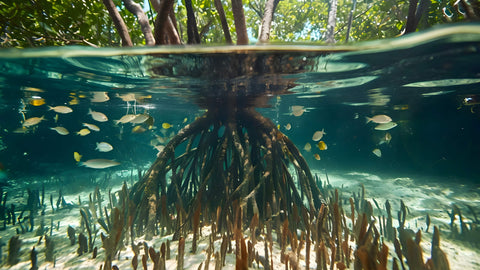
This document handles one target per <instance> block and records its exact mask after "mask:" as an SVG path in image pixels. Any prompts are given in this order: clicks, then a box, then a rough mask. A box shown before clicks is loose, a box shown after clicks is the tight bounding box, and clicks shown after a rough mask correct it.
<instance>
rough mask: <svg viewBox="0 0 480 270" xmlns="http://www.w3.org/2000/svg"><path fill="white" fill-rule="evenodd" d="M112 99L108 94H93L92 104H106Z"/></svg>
mask: <svg viewBox="0 0 480 270" xmlns="http://www.w3.org/2000/svg"><path fill="white" fill-rule="evenodd" d="M109 100H110V98H109V97H108V95H107V92H93V97H92V98H91V99H90V101H91V102H97V103H100V102H105V101H109Z"/></svg>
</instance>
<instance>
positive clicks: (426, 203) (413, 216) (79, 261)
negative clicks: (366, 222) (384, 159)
mask: <svg viewBox="0 0 480 270" xmlns="http://www.w3.org/2000/svg"><path fill="white" fill-rule="evenodd" d="M313 173H318V174H319V175H324V174H322V172H315V171H314V172H313ZM328 179H329V184H330V185H331V186H332V187H333V188H337V189H338V190H339V193H340V197H341V198H342V199H348V198H349V197H350V196H351V195H352V194H353V193H358V192H359V191H360V190H361V185H362V184H363V186H364V187H365V191H366V194H365V197H366V198H367V199H368V200H369V201H371V202H372V205H374V215H375V216H377V215H379V209H377V207H375V204H374V203H373V199H375V200H376V202H377V203H378V204H379V205H380V207H382V206H383V205H384V204H385V202H386V200H387V199H388V200H389V202H390V204H391V205H392V212H393V213H396V211H397V210H398V209H400V200H403V202H404V203H405V205H406V206H407V207H408V210H409V212H408V214H407V220H406V224H405V227H406V228H409V229H412V230H413V231H415V232H416V231H418V230H422V242H421V246H422V248H423V258H424V261H426V260H427V259H428V258H430V252H431V238H432V233H433V226H434V225H435V226H438V228H439V229H440V235H441V240H440V246H441V249H442V250H443V252H444V253H445V254H446V256H447V258H448V260H449V264H450V269H480V244H479V243H477V244H474V243H470V242H466V241H460V240H456V239H452V237H450V234H451V232H450V217H449V215H448V213H447V211H449V212H450V211H451V209H452V205H453V204H455V205H457V206H458V207H459V208H462V210H463V209H466V205H468V206H470V207H471V209H480V185H479V186H469V185H460V184H456V183H455V182H454V181H450V182H445V181H440V182H435V181H433V180H432V179H427V178H425V177H417V178H415V177H412V178H410V177H392V178H389V177H385V176H382V177H380V176H377V175H374V174H369V173H363V172H329V175H328ZM123 180H124V179H123ZM123 180H122V179H121V177H120V178H119V179H118V183H116V185H115V186H114V187H112V191H115V190H119V189H120V188H121V183H122V181H123ZM322 180H325V177H324V176H323V177H322ZM17 188H18V187H17ZM56 188H57V190H46V194H50V193H53V194H57V195H54V197H55V196H58V187H56ZM6 189H7V192H9V194H11V193H14V192H13V191H14V190H12V191H9V190H8V188H6ZM11 189H14V188H13V187H12V188H11ZM46 189H48V188H46ZM16 192H17V193H18V190H17V191H16ZM92 192H93V190H85V191H82V192H80V191H79V192H70V193H69V194H65V195H64V198H65V200H66V202H67V203H71V204H73V205H75V206H74V207H71V208H70V209H58V210H55V211H52V208H51V207H50V206H48V207H46V210H45V215H44V216H43V217H41V216H39V217H37V218H36V219H35V222H36V224H35V229H36V228H37V227H38V224H40V222H41V220H42V219H43V222H44V224H45V227H48V228H51V227H52V226H53V230H52V232H51V234H52V239H53V240H54V242H55V248H54V252H55V253H54V256H55V262H46V261H45V241H44V239H43V238H42V239H41V237H40V236H35V230H33V231H32V232H27V233H24V234H20V235H19V236H20V239H21V240H22V247H21V250H20V257H19V260H20V261H19V262H18V263H17V264H15V265H13V266H10V265H7V264H6V260H7V254H8V240H9V239H10V238H11V237H12V236H14V235H16V229H17V228H19V227H18V225H16V226H12V225H7V229H6V230H3V231H0V244H1V245H2V246H1V249H2V254H1V256H2V257H1V259H2V260H1V261H2V264H1V265H0V269H31V261H30V251H31V250H32V248H33V247H35V249H36V251H37V252H38V255H37V258H38V268H39V269H41V270H43V269H45V270H46V269H100V268H101V266H102V265H103V263H104V260H105V253H104V249H103V248H102V241H101V238H100V233H101V232H102V231H103V230H102V229H101V227H100V226H99V225H98V224H96V225H95V226H96V228H97V229H99V230H98V232H97V234H96V238H95V242H94V246H95V247H97V249H98V255H97V257H96V258H95V259H93V258H92V253H87V254H83V255H81V256H78V254H77V248H78V244H75V245H73V246H72V245H70V241H69V239H68V237H67V227H68V226H72V227H73V228H75V229H76V230H77V235H78V231H79V230H80V224H81V216H80V212H79V209H80V207H79V206H78V201H79V198H80V200H81V202H82V204H83V205H82V206H83V207H88V206H87V202H88V201H89V194H90V193H92ZM101 192H102V194H103V193H104V192H105V193H106V191H104V190H102V191H101ZM17 193H16V194H17ZM18 194H19V193H18ZM12 202H15V203H20V204H21V203H23V204H25V203H26V195H25V196H17V197H13V198H9V201H7V205H9V204H10V203H12ZM105 204H106V203H105ZM48 205H49V204H48ZM427 213H428V214H429V215H430V218H431V226H430V230H429V231H428V232H426V231H425V229H426V214H427ZM382 214H383V213H382ZM394 216H395V214H394ZM470 216H471V215H470ZM470 216H469V215H468V214H465V215H464V221H465V222H473V221H472V220H471V219H468V218H469V217H470ZM52 220H53V223H52ZM456 222H457V223H458V222H459V221H458V220H456ZM393 225H394V227H396V226H398V225H399V224H398V221H397V219H396V218H394V224H393ZM457 226H458V227H459V226H460V225H459V224H457ZM210 229H211V228H210V226H208V225H206V226H203V227H201V235H200V237H199V241H198V247H197V252H196V253H195V254H192V253H191V247H192V239H193V236H192V234H190V235H188V236H187V238H186V239H185V257H184V268H185V269H199V266H200V264H202V266H201V269H206V268H205V264H206V260H207V252H206V250H207V248H208V245H209V236H210ZM48 230H49V229H48ZM49 233H50V232H49ZM85 234H86V233H85ZM272 235H273V237H274V246H273V255H272V259H273V264H274V265H273V269H285V265H284V264H283V263H281V262H280V253H281V252H280V246H279V245H278V243H277V242H276V241H275V240H276V239H275V236H276V233H273V234H272ZM244 237H245V238H246V239H247V240H248V238H249V232H247V231H245V232H244ZM262 237H265V236H260V239H259V241H258V243H257V244H256V246H255V250H257V252H258V253H259V255H260V256H263V255H264V254H263V250H264V243H263V241H262ZM167 239H170V240H171V239H172V235H167V236H164V237H154V239H153V240H150V241H146V242H147V243H148V246H150V247H153V248H154V249H155V250H156V251H159V249H160V246H161V244H162V243H164V242H166V241H167ZM141 242H144V239H143V238H141V237H140V238H136V239H135V243H141ZM385 243H386V244H387V245H388V247H389V253H390V256H389V258H392V257H396V255H395V252H394V247H393V245H392V244H391V243H389V242H385ZM351 244H352V245H354V243H353V242H352V243H351ZM220 245H221V238H219V239H218V240H216V241H215V243H214V252H213V254H212V257H211V258H210V262H209V269H215V257H214V254H215V252H217V251H219V250H220ZM232 246H233V248H235V243H234V242H232ZM170 248H171V258H170V259H168V260H167V261H166V264H165V265H166V268H167V269H177V260H176V258H175V256H176V253H177V249H178V241H171V245H170ZM287 252H288V250H287ZM144 253H145V252H144V251H143V248H142V249H141V250H140V254H141V255H143V254H144ZM133 255H134V253H133V251H132V249H131V247H130V246H129V245H126V246H125V248H123V249H122V250H121V251H120V254H119V256H118V257H117V258H115V259H114V260H113V262H112V265H116V266H117V267H118V268H119V269H133V267H132V258H133ZM141 255H140V256H141ZM310 256H311V257H310V265H309V266H310V269H316V263H315V252H314V251H313V245H312V251H311V252H310ZM139 261H140V260H139ZM235 261H236V258H235V252H232V253H230V254H227V255H226V261H225V266H224V267H223V268H222V269H235ZM147 264H148V269H153V262H152V260H150V259H148V263H147ZM299 266H300V269H305V266H306V264H305V247H304V248H303V250H301V255H300V261H299ZM391 267H392V264H391V261H390V262H389V263H388V266H387V269H391ZM253 268H258V269H263V266H262V265H261V264H260V265H258V264H256V263H255V262H254V263H253ZM350 268H351V269H353V266H352V265H351V267H350ZM138 269H143V268H142V266H141V261H140V263H139V266H138ZM335 269H337V268H335Z"/></svg>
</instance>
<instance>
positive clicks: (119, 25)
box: [103, 0, 133, 47]
mask: <svg viewBox="0 0 480 270" xmlns="http://www.w3.org/2000/svg"><path fill="white" fill-rule="evenodd" d="M103 4H104V5H105V7H106V8H107V10H108V14H110V17H111V18H112V21H113V24H115V28H116V29H117V31H118V34H119V35H120V38H121V39H122V46H123V47H132V46H133V43H132V39H131V38H130V34H128V29H127V26H126V25H125V22H124V21H123V19H122V16H120V13H119V12H118V10H117V7H116V6H115V4H114V3H113V0H103Z"/></svg>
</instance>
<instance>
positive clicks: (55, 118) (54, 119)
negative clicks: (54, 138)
mask: <svg viewBox="0 0 480 270" xmlns="http://www.w3.org/2000/svg"><path fill="white" fill-rule="evenodd" d="M53 121H55V124H56V123H57V122H58V113H56V114H55V117H53Z"/></svg>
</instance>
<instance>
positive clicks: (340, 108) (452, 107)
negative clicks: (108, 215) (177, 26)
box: [0, 25, 480, 236]
mask: <svg viewBox="0 0 480 270" xmlns="http://www.w3.org/2000/svg"><path fill="white" fill-rule="evenodd" d="M479 63H480V26H478V25H470V26H460V27H450V28H442V29H437V30H436V31H430V32H427V33H423V34H416V35H412V36H409V37H404V38H400V39H396V40H389V41H384V42H374V43H365V44H360V45H358V46H352V47H333V48H332V47H315V46H260V47H251V46H248V47H201V48H198V47H181V48H178V47H175V48H138V49H89V48H83V47H81V48H80V47H65V48H46V49H31V50H23V51H18V50H3V51H0V71H1V73H0V119H1V121H0V162H1V164H0V165H1V166H2V168H1V169H2V171H1V175H0V177H1V180H2V181H3V183H8V185H9V186H7V187H5V188H6V189H9V188H10V189H12V190H18V188H20V189H21V187H22V186H23V184H27V183H39V182H46V183H51V185H56V184H58V183H61V184H62V185H63V188H64V190H67V191H72V192H73V191H74V190H76V189H77V188H78V185H80V182H83V179H84V178H88V179H92V178H96V177H103V176H104V175H106V173H115V172H116V173H121V172H122V171H123V174H124V175H130V172H131V171H132V170H137V169H146V168H148V166H149V165H150V164H151V163H152V162H153V161H154V160H155V158H156V155H157V153H158V150H157V149H155V148H154V146H159V145H165V144H166V143H167V142H168V139H169V138H171V136H173V135H174V134H176V133H177V132H178V131H179V130H180V129H181V128H182V127H184V126H185V125H186V124H188V123H190V122H192V121H193V120H194V119H195V118H196V117H198V116H200V115H202V113H203V112H204V111H205V108H206V106H207V105H208V104H209V102H210V101H211V100H212V99H213V100H216V102H223V101H224V100H229V99H232V98H239V97H240V98H239V100H240V101H238V102H239V104H245V105H246V106H247V105H248V106H252V105H253V106H255V107H257V108H258V109H257V110H258V111H260V112H261V113H262V114H263V115H264V116H267V117H268V118H270V119H271V120H272V121H273V122H274V123H275V124H276V125H278V126H279V127H280V130H281V131H282V132H283V133H285V134H286V135H287V136H288V137H289V138H290V139H291V140H292V141H293V142H294V143H295V144H296V145H297V147H298V148H299V149H301V153H302V155H303V156H304V157H305V159H306V161H307V162H308V165H309V166H310V168H311V169H312V170H314V171H316V172H318V173H321V174H322V175H323V174H324V173H325V172H329V173H330V172H332V174H338V175H343V174H347V175H348V173H350V172H362V173H366V174H372V175H377V176H379V177H380V179H390V180H391V181H393V182H394V181H396V180H395V179H404V178H407V179H410V180H408V181H407V182H408V184H405V186H408V187H411V188H412V189H414V188H415V187H416V186H418V187H417V188H418V189H420V191H418V192H417V193H414V194H417V195H418V194H421V193H422V189H424V190H425V193H428V192H430V191H428V190H427V189H428V187H429V186H437V185H439V184H438V183H442V184H448V183H451V182H452V181H455V182H457V183H458V189H459V192H461V193H462V194H470V195H469V196H471V197H470V198H471V199H470V201H469V202H468V203H471V204H472V205H475V206H477V205H478V203H479V202H478V198H479V196H478V194H479V192H480V190H479V182H478V181H479V178H478V177H479V173H478V162H479V160H480V159H479V157H480V142H479V138H480V64H479ZM128 94H134V97H135V98H134V99H132V100H131V101H128V102H127V101H124V100H122V99H121V98H120V97H119V96H123V97H124V98H127V95H128ZM95 96H96V97H97V98H98V97H99V96H101V97H105V96H108V100H104V102H95V100H94V98H95ZM105 99H106V98H105ZM59 105H64V106H69V107H70V108H72V109H73V112H71V113H68V114H61V113H55V112H54V111H53V110H49V107H48V106H59ZM292 106H293V107H292ZM295 106H303V109H302V112H303V113H302V114H301V115H300V116H296V115H294V114H296V113H294V111H295ZM89 110H93V111H98V112H102V113H104V114H105V115H106V116H107V117H108V119H109V120H108V121H106V122H98V121H95V120H94V119H92V117H91V116H90V115H89V114H88V112H89ZM141 113H146V114H148V115H149V116H151V118H150V119H149V120H148V121H147V122H144V123H142V124H131V123H125V124H115V122H114V120H119V119H120V118H121V117H122V116H123V115H125V114H141ZM57 115H58V117H57ZM374 115H388V116H390V117H391V119H392V120H393V122H395V123H396V124H397V126H395V127H393V128H392V129H389V130H376V129H375V127H376V125H377V124H375V123H372V122H370V123H366V117H373V116H374ZM42 116H44V117H45V120H44V121H41V122H40V123H39V124H38V125H35V126H32V127H29V128H26V129H25V128H22V123H23V122H24V120H25V119H28V118H31V117H42ZM152 121H153V122H152ZM82 123H91V124H95V125H97V126H98V127H99V128H100V131H98V132H97V131H91V132H90V134H88V135H86V136H80V135H77V134H75V133H76V132H78V131H80V130H81V129H83V128H85V127H84V126H82ZM55 126H62V127H64V128H66V129H67V130H68V131H69V134H68V135H60V134H58V133H57V132H56V131H54V130H51V129H50V128H51V127H55ZM138 126H140V127H138ZM170 126H171V127H170ZM134 128H136V129H135V130H134ZM321 130H324V131H325V132H326V134H325V135H324V136H323V138H322V141H323V142H324V143H325V144H326V145H327V149H325V150H320V149H319V147H317V145H316V144H317V142H314V141H313V140H312V135H313V134H314V132H315V131H321ZM140 131H141V132H140ZM102 141H104V142H108V143H110V144H111V145H112V146H113V150H112V151H109V152H99V151H97V150H95V148H96V143H97V142H102ZM307 143H309V144H310V145H311V150H310V151H307V150H305V149H304V147H305V145H306V144H307ZM374 149H377V151H375V152H376V153H377V154H378V153H379V152H378V151H380V153H381V156H377V155H376V154H374V153H373V151H374ZM74 152H78V153H79V154H80V155H82V158H81V161H85V160H89V159H98V158H102V159H109V160H115V161H116V162H119V163H120V165H118V166H115V167H112V168H107V169H92V168H86V167H81V166H79V164H81V163H77V162H76V160H75V159H74ZM315 155H318V156H319V157H320V160H317V159H316V156H315ZM318 156H317V157H318ZM352 177H356V178H358V179H362V178H361V177H359V176H358V174H357V175H355V174H353V176H352ZM340 178H341V177H340ZM71 179H82V180H78V181H77V180H76V181H72V180H71ZM342 179H343V178H342ZM411 179H415V180H414V181H413V182H415V183H416V184H412V183H411V182H412V181H411ZM371 180H372V179H366V180H365V183H371V182H368V181H371ZM69 182H70V184H69ZM340 182H341V181H340ZM379 183H381V181H380V182H379ZM341 184H343V185H345V183H344V182H341ZM397 184H398V183H397ZM69 185H70V186H69ZM75 185H77V186H75ZM85 185H87V184H85ZM339 185H340V184H339ZM379 185H381V184H379ZM398 186H402V184H399V185H398ZM369 188H370V189H374V188H375V184H374V185H371V186H370V187H369ZM449 188H451V189H453V190H452V191H451V192H452V193H455V188H456V187H455V186H453V187H449ZM52 189H54V188H52ZM77 191H78V190H77ZM427 191H428V192H427ZM371 192H372V193H373V194H376V196H381V195H380V194H381V192H380V194H379V193H378V192H376V191H375V190H372V191H371ZM67 193H68V192H67ZM447 193H448V192H447ZM383 195H385V198H388V195H386V194H383ZM397 195H398V194H396V195H395V196H393V195H392V198H393V197H395V198H396V197H397ZM408 196H410V197H408V198H409V199H410V200H412V201H415V195H413V196H412V195H408ZM398 197H399V198H402V196H401V194H400V195H399V196H398ZM382 198H383V197H382ZM451 199H452V202H453V200H454V198H451ZM457 199H458V198H457ZM418 200H420V198H418ZM435 203H436V202H435ZM412 204H413V203H412ZM428 207H430V206H427V205H424V208H428ZM474 209H475V210H476V212H477V214H478V208H474ZM439 212H441V211H440V210H439ZM1 234H2V232H0V236H1Z"/></svg>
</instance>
